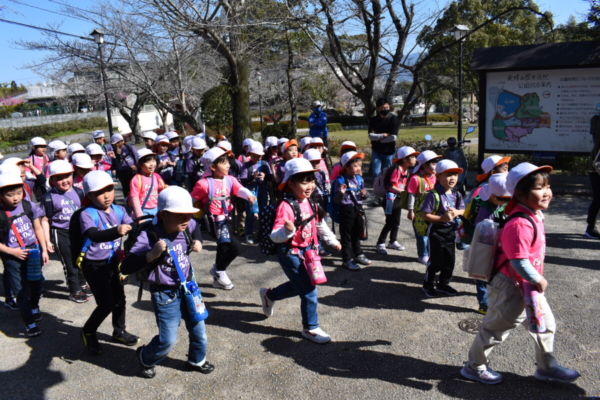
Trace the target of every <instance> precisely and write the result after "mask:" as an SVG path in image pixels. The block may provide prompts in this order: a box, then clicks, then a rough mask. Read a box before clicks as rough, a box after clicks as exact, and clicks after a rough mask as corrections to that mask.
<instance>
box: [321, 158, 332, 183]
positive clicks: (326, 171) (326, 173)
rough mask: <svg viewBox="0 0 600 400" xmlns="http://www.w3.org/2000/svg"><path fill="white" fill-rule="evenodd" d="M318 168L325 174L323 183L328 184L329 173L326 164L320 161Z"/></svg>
mask: <svg viewBox="0 0 600 400" xmlns="http://www.w3.org/2000/svg"><path fill="white" fill-rule="evenodd" d="M319 168H320V169H321V171H323V172H325V182H327V183H329V182H330V180H329V171H328V170H327V163H326V162H325V160H321V162H320V163H319Z"/></svg>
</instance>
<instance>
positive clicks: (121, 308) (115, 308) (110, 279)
mask: <svg viewBox="0 0 600 400" xmlns="http://www.w3.org/2000/svg"><path fill="white" fill-rule="evenodd" d="M81 267H82V269H83V276H85V278H86V279H87V281H88V284H89V285H90V289H92V293H94V299H95V300H96V308H95V309H94V311H92V315H90V318H88V320H87V322H86V323H85V325H84V326H83V331H84V332H85V333H96V331H97V330H98V327H99V326H100V324H102V322H104V320H105V319H106V317H108V315H109V314H110V313H112V324H113V329H114V330H115V331H117V332H120V331H124V330H125V290H124V288H123V286H122V285H121V284H120V283H119V272H118V271H117V266H116V264H115V263H114V262H112V263H110V264H109V263H108V260H100V261H96V260H88V259H85V258H84V259H83V263H82V265H81Z"/></svg>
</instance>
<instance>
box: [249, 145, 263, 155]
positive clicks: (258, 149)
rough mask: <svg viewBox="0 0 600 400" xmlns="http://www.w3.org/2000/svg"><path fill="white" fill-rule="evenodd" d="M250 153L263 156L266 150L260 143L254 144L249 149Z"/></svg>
mask: <svg viewBox="0 0 600 400" xmlns="http://www.w3.org/2000/svg"><path fill="white" fill-rule="evenodd" d="M248 153H252V154H256V155H259V156H262V155H264V154H265V148H264V147H263V145H262V144H261V143H260V142H254V141H253V142H252V143H251V144H250V146H249V147H248Z"/></svg>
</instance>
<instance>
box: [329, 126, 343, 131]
mask: <svg viewBox="0 0 600 400" xmlns="http://www.w3.org/2000/svg"><path fill="white" fill-rule="evenodd" d="M327 130H328V131H329V132H339V131H341V130H343V128H342V124H327Z"/></svg>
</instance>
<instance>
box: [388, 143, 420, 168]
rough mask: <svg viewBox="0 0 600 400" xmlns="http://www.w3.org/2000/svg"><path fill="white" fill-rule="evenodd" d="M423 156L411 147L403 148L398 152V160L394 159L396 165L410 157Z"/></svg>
mask: <svg viewBox="0 0 600 400" xmlns="http://www.w3.org/2000/svg"><path fill="white" fill-rule="evenodd" d="M419 154H421V153H420V152H418V151H416V150H415V149H413V148H412V147H410V146H402V147H400V148H399V149H398V151H397V152H396V158H395V159H394V164H395V163H397V162H398V161H400V160H402V159H403V158H404V157H408V156H418V155H419Z"/></svg>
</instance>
